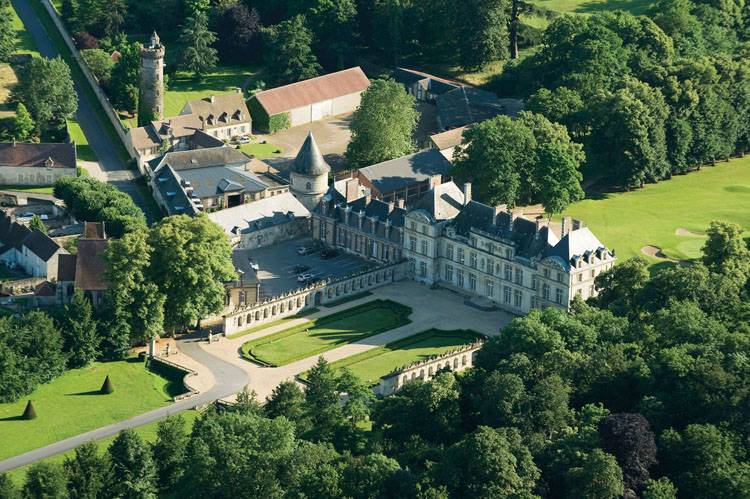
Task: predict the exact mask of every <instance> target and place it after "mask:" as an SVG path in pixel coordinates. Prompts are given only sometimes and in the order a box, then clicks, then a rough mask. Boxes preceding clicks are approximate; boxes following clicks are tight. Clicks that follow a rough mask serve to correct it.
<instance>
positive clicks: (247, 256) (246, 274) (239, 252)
mask: <svg viewBox="0 0 750 499" xmlns="http://www.w3.org/2000/svg"><path fill="white" fill-rule="evenodd" d="M252 261H253V260H252V256H251V253H250V250H246V249H235V250H234V251H232V263H233V264H234V269H235V270H236V271H237V276H238V279H237V280H235V281H232V284H233V285H234V286H239V285H240V279H239V277H240V275H241V277H242V284H243V285H249V284H250V285H251V284H259V283H260V280H259V279H258V274H257V273H256V272H255V270H254V269H253V267H252V263H251V262H252Z"/></svg>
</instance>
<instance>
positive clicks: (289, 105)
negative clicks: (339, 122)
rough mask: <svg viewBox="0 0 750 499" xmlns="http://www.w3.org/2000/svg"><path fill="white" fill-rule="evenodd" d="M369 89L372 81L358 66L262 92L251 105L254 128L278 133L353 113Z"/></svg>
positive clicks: (253, 99)
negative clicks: (330, 117)
mask: <svg viewBox="0 0 750 499" xmlns="http://www.w3.org/2000/svg"><path fill="white" fill-rule="evenodd" d="M369 85H370V80H368V79H367V76H365V74H364V73H363V72H362V69H361V68H360V67H359V66H357V67H354V68H349V69H345V70H343V71H338V72H336V73H331V74H327V75H324V76H318V77H317V78H311V79H309V80H304V81H300V82H297V83H292V84H291V85H285V86H283V87H277V88H273V89H271V90H266V91H264V92H258V93H257V94H255V95H254V96H253V97H251V98H250V101H249V103H248V104H249V106H250V113H251V114H252V117H253V121H254V124H255V125H256V126H257V127H258V128H260V129H261V130H264V131H266V132H275V131H278V130H281V129H284V128H289V127H294V126H299V125H304V124H306V123H311V122H313V121H318V120H321V119H324V118H327V117H329V116H336V115H339V114H345V113H350V112H352V111H354V110H355V109H357V106H359V103H360V99H361V95H362V92H363V91H365V90H366V89H367V87H368V86H369Z"/></svg>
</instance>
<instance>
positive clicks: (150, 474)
mask: <svg viewBox="0 0 750 499" xmlns="http://www.w3.org/2000/svg"><path fill="white" fill-rule="evenodd" d="M109 457H110V461H111V464H110V480H111V482H110V483H109V485H108V487H107V490H108V491H109V493H110V494H111V495H113V496H115V497H139V498H143V499H151V498H154V499H155V498H156V467H155V466H154V462H153V459H152V458H151V452H150V449H149V448H148V445H147V444H145V443H144V442H143V439H142V438H141V436H140V435H138V434H137V433H136V432H134V431H133V430H123V431H121V432H120V434H119V435H117V438H115V440H114V441H113V442H112V443H111V444H110V445H109Z"/></svg>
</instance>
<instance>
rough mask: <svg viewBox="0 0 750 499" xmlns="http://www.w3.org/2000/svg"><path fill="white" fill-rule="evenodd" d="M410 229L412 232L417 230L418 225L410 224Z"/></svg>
mask: <svg viewBox="0 0 750 499" xmlns="http://www.w3.org/2000/svg"><path fill="white" fill-rule="evenodd" d="M409 228H410V229H411V230H417V224H415V223H414V222H409Z"/></svg>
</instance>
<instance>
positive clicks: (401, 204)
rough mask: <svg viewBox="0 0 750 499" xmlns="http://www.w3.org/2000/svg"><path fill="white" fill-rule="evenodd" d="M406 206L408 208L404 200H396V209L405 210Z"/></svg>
mask: <svg viewBox="0 0 750 499" xmlns="http://www.w3.org/2000/svg"><path fill="white" fill-rule="evenodd" d="M404 206H406V203H405V202H404V199H403V198H398V199H397V200H396V207H397V208H401V209H402V210H403V209H404Z"/></svg>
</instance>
